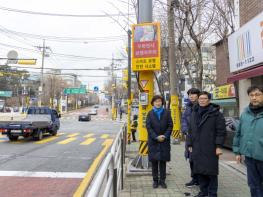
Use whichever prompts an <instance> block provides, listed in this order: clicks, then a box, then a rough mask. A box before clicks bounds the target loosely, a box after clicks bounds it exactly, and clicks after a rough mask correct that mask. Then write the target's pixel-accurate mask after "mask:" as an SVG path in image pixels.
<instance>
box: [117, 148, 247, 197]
mask: <svg viewBox="0 0 263 197" xmlns="http://www.w3.org/2000/svg"><path fill="white" fill-rule="evenodd" d="M137 150H138V143H132V144H131V145H127V155H126V156H127V158H128V159H127V162H126V164H127V163H128V160H130V159H131V158H134V157H135V156H136V155H137V152H138V151H137ZM183 152H184V143H181V144H180V145H172V151H171V154H172V161H171V162H169V163H168V165H167V166H168V168H169V169H168V170H169V172H170V175H167V180H166V183H167V186H168V188H167V189H161V188H158V189H153V188H152V177H151V176H149V175H143V176H140V175H136V176H134V175H127V174H126V175H125V179H124V190H122V191H121V193H120V196H121V197H135V196H136V197H150V196H151V197H152V196H153V197H159V196H161V197H170V196H173V197H184V196H194V195H195V194H197V193H198V191H199V189H198V187H195V188H192V189H189V188H186V187H185V186H184V184H185V183H186V182H188V181H189V180H190V177H189V176H190V175H189V164H188V162H187V161H186V160H185V158H184V156H183ZM218 196H219V197H249V196H250V194H249V189H248V186H247V183H246V177H245V176H244V175H243V174H241V173H239V172H238V171H236V170H235V169H233V168H231V167H229V166H227V165H225V164H223V163H222V165H220V175H219V189H218Z"/></svg>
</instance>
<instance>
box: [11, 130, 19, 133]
mask: <svg viewBox="0 0 263 197" xmlns="http://www.w3.org/2000/svg"><path fill="white" fill-rule="evenodd" d="M11 133H22V131H21V130H11Z"/></svg>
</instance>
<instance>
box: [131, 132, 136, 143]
mask: <svg viewBox="0 0 263 197" xmlns="http://www.w3.org/2000/svg"><path fill="white" fill-rule="evenodd" d="M131 132H132V140H133V141H136V137H135V133H136V130H131Z"/></svg>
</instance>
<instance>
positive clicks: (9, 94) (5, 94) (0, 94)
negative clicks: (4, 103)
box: [0, 91, 13, 97]
mask: <svg viewBox="0 0 263 197" xmlns="http://www.w3.org/2000/svg"><path fill="white" fill-rule="evenodd" d="M12 93H13V92H12V91H0V97H12Z"/></svg>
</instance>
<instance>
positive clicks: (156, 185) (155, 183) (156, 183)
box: [153, 181, 158, 189]
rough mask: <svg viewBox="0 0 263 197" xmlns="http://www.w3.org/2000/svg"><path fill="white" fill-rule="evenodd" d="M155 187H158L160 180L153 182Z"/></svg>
mask: <svg viewBox="0 0 263 197" xmlns="http://www.w3.org/2000/svg"><path fill="white" fill-rule="evenodd" d="M153 188H154V189H156V188H158V182H157V181H154V182H153Z"/></svg>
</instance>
